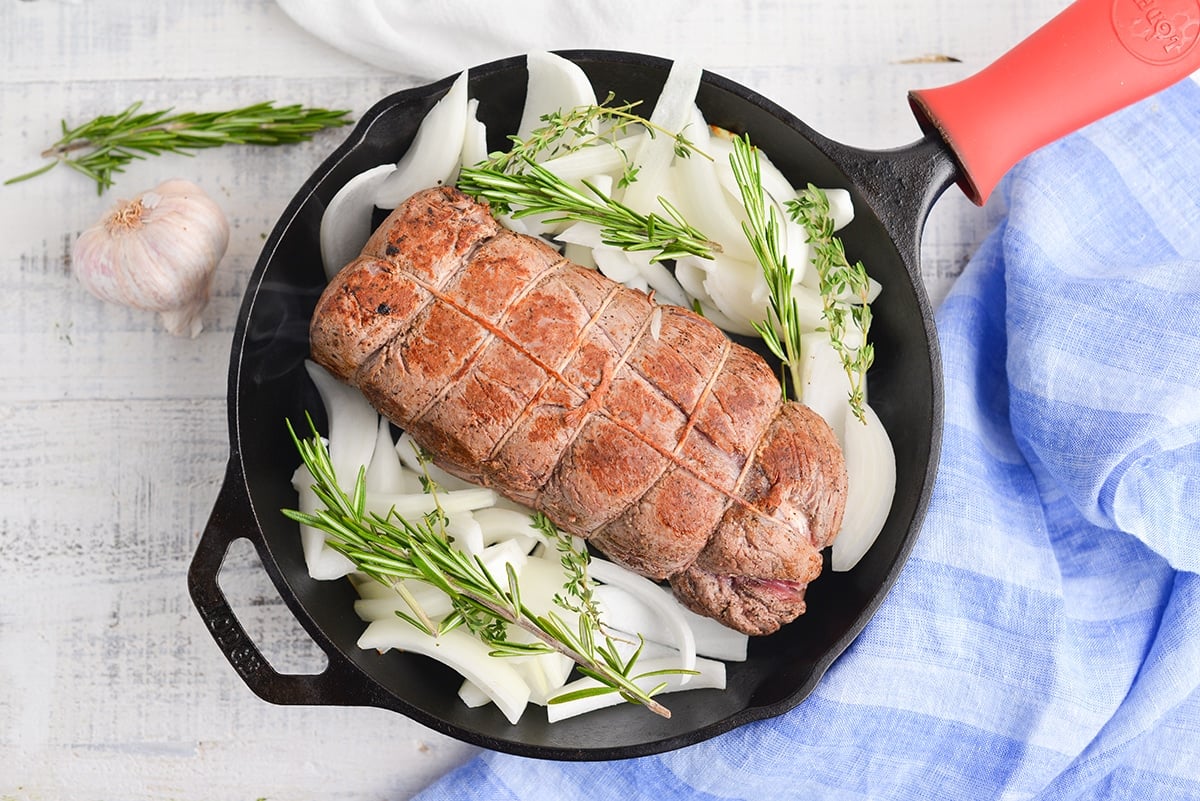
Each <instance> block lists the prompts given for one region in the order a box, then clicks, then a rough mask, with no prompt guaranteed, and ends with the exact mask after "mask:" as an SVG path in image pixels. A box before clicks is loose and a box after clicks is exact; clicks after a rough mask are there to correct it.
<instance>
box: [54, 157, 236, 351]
mask: <svg viewBox="0 0 1200 801" xmlns="http://www.w3.org/2000/svg"><path fill="white" fill-rule="evenodd" d="M228 246H229V221H228V220H227V219H226V217H225V213H224V212H223V211H221V208H220V207H219V206H218V205H217V204H216V203H215V202H214V201H213V200H212V198H210V197H209V196H208V195H207V194H205V192H204V190H203V189H201V188H200V187H199V186H197V185H196V184H194V183H192V182H190V181H185V180H182V179H173V180H170V181H165V182H163V183H161V184H159V185H158V186H156V187H155V188H154V189H152V190H149V191H146V192H143V193H141V194H140V195H138V196H137V197H135V198H134V199H133V200H123V201H120V202H119V203H118V204H117V206H116V208H114V209H112V210H111V211H110V212H109V213H108V214H107V215H106V216H105V217H104V219H102V220H101V221H100V222H99V223H97V224H96V225H94V226H92V227H91V228H89V229H87V230H86V231H84V232H83V233H82V234H80V235H79V238H78V239H77V240H76V241H75V245H74V247H73V248H72V250H71V263H72V265H73V268H74V272H75V276H76V278H78V280H79V282H80V283H81V284H83V286H84V288H85V289H87V290H88V291H89V292H91V293H92V294H93V295H95V296H96V297H98V298H100V299H101V300H104V301H108V302H110V303H116V304H120V305H122V306H129V307H132V308H136V309H146V310H148V311H156V312H159V313H160V316H161V318H162V321H163V324H164V326H165V327H166V329H167V331H168V332H169V333H171V334H174V335H175V336H190V337H195V336H197V335H198V334H199V333H200V331H201V330H203V327H204V326H203V323H202V321H201V314H202V313H203V311H204V308H205V307H206V306H207V305H208V298H209V288H210V286H211V284H212V277H213V273H214V271H215V270H216V268H217V264H219V263H220V261H221V258H222V257H223V256H224V255H225V250H226V248H227V247H228Z"/></svg>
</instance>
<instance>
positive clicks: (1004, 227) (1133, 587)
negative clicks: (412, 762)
mask: <svg viewBox="0 0 1200 801" xmlns="http://www.w3.org/2000/svg"><path fill="white" fill-rule="evenodd" d="M1002 191H1003V192H1004V194H1005V200H1006V201H1007V206H1006V207H1007V209H1008V212H1007V215H1006V218H1005V219H1004V220H1003V222H1002V223H1001V224H1000V226H999V228H998V230H996V231H995V232H994V234H993V235H992V236H991V237H990V238H989V239H988V240H987V241H986V242H985V243H984V244H983V246H982V248H981V249H980V251H979V252H978V254H977V255H976V256H975V257H974V258H973V259H972V261H971V263H970V265H969V266H968V267H967V269H966V271H965V272H964V274H963V275H962V277H961V278H960V279H959V280H958V281H957V282H956V284H955V286H954V289H953V290H952V292H951V294H950V296H949V297H948V298H947V299H946V301H945V303H944V304H943V306H942V308H941V309H940V310H939V312H938V328H939V331H940V335H941V341H942V348H943V356H944V361H945V378H946V423H945V436H944V445H943V453H942V464H941V470H940V473H939V477H938V481H937V486H936V489H935V492H934V497H933V500H932V503H931V506H930V510H929V514H928V517H927V520H926V523H925V526H924V529H923V531H922V533H921V536H920V539H919V541H918V542H917V545H916V548H915V549H914V551H913V554H912V557H911V559H910V561H909V562H908V564H907V565H906V567H905V568H904V571H903V573H902V575H901V576H900V579H899V581H898V583H897V584H896V586H895V587H894V589H893V590H892V592H891V594H890V595H889V597H888V598H887V600H886V601H885V603H884V604H883V606H882V608H881V609H880V611H879V612H878V614H877V615H876V617H875V618H874V619H873V620H872V621H871V623H870V624H869V625H868V626H867V627H866V629H865V630H864V632H863V633H862V635H861V636H860V637H859V638H858V640H857V641H856V642H855V643H854V644H853V645H852V646H851V647H850V649H849V650H848V651H847V652H846V653H845V654H844V655H843V656H842V657H841V658H840V659H839V660H838V661H837V662H836V663H835V664H834V666H833V668H832V669H831V670H830V671H829V673H828V675H827V676H826V677H825V679H824V680H823V681H822V682H821V684H820V685H819V686H818V687H817V689H816V691H815V692H814V693H813V695H812V696H811V697H809V698H808V699H807V700H806V701H805V702H804V703H802V704H801V705H800V706H799V707H798V708H796V709H795V710H793V711H792V712H790V713H788V714H786V715H784V716H782V717H780V718H776V719H774V720H769V721H763V722H759V723H756V724H752V725H749V726H746V727H744V728H742V729H739V730H736V731H734V732H730V733H729V734H726V735H723V736H721V737H718V738H716V739H714V740H710V741H708V742H705V743H701V744H698V745H695V746H692V747H689V748H685V749H682V750H679V751H675V752H671V753H667V754H662V755H658V756H653V757H646V758H642V759H638V760H632V761H625V762H609V763H553V762H542V761H537V760H530V759H522V758H517V757H512V756H506V755H501V754H492V753H488V754H485V755H483V756H481V757H479V758H477V759H475V760H474V761H472V762H469V763H468V764H466V765H465V766H463V767H462V768H460V769H459V770H457V771H455V772H454V773H451V774H450V775H448V776H446V777H444V778H443V779H442V780H441V781H439V782H438V783H436V784H435V785H433V786H432V787H431V788H429V789H427V790H426V791H425V792H424V793H423V794H422V795H421V796H419V798H421V799H422V801H430V800H431V799H487V801H503V800H504V799H543V798H551V797H553V798H556V799H589V801H600V800H601V799H621V801H629V800H630V799H643V798H644V799H654V801H667V800H668V799H756V800H758V801H762V800H764V799H784V798H788V799H790V798H804V799H821V800H822V801H832V800H833V799H1096V798H1111V799H1123V800H1124V799H1131V800H1132V799H1184V798H1192V799H1198V798H1200V576H1198V575H1197V573H1198V572H1200V86H1198V85H1197V84H1195V83H1193V82H1192V81H1184V82H1183V83H1181V84H1179V85H1177V86H1175V87H1173V88H1171V89H1169V90H1167V91H1165V92H1163V93H1161V94H1159V95H1157V96H1156V97H1153V98H1151V99H1150V100H1147V101H1145V102H1143V103H1141V104H1139V105H1137V106H1134V107H1132V108H1130V109H1127V110H1125V111H1123V112H1120V113H1118V114H1116V115H1114V116H1112V117H1109V118H1108V119H1106V120H1103V121H1101V122H1100V123H1097V124H1094V125H1092V126H1091V127H1089V128H1087V129H1086V130H1084V131H1083V132H1081V133H1079V134H1076V135H1073V136H1070V137H1068V138H1067V139H1065V140H1062V141H1060V142H1058V143H1055V144H1053V145H1051V146H1049V147H1046V148H1044V149H1042V150H1041V151H1039V152H1038V153H1036V154H1034V155H1033V156H1031V157H1029V158H1027V159H1026V160H1025V161H1023V162H1022V163H1021V164H1019V165H1018V166H1017V167H1016V168H1014V170H1013V171H1012V172H1011V173H1010V174H1009V176H1008V177H1007V178H1006V180H1005V182H1004V183H1003V185H1002ZM551 788H552V789H551ZM548 793H549V794H548Z"/></svg>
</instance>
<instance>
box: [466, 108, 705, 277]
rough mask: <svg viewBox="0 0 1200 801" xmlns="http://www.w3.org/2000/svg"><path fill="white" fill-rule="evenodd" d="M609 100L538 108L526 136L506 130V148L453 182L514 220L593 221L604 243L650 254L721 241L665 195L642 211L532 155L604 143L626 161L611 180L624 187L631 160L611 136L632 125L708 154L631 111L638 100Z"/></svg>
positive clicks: (682, 152) (668, 255)
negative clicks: (537, 121) (579, 184)
mask: <svg viewBox="0 0 1200 801" xmlns="http://www.w3.org/2000/svg"><path fill="white" fill-rule="evenodd" d="M612 100H613V95H612V94H609V95H608V97H607V98H605V100H604V102H603V103H600V104H597V105H590V106H578V107H576V108H572V109H570V110H568V111H561V110H560V111H556V112H554V113H551V114H545V115H543V116H542V117H541V121H542V122H543V123H545V124H544V125H542V126H541V127H539V128H537V129H536V130H534V131H533V132H531V133H530V134H529V135H528V136H527V137H526V138H525V139H521V138H520V137H518V136H510V137H509V141H511V142H512V147H511V148H510V149H509V150H507V151H504V152H498V153H492V154H491V155H490V156H489V157H488V158H487V160H486V161H483V162H481V163H479V164H477V165H475V166H473V167H467V168H464V169H463V170H462V171H461V172H460V173H459V177H458V188H459V189H461V190H462V191H463V192H465V193H467V194H468V195H471V196H473V197H475V198H476V199H478V200H485V201H487V202H488V203H489V204H491V206H492V208H493V209H494V210H495V211H496V212H497V213H499V214H511V215H512V216H513V218H514V219H518V218H521V217H527V216H529V215H534V214H538V215H546V218H545V221H546V222H548V223H554V222H562V221H574V222H588V223H593V224H595V225H597V226H599V227H600V229H601V238H602V241H603V242H604V243H605V244H606V245H612V246H614V247H618V248H621V249H622V250H629V251H657V253H655V254H654V256H653V257H652V258H651V261H664V260H669V259H677V258H679V257H680V256H685V255H695V256H700V257H701V258H711V257H712V254H713V253H714V252H717V251H720V249H721V246H720V245H718V244H717V243H716V242H713V241H711V240H709V239H708V237H706V236H705V235H704V234H702V233H701V232H700V231H698V230H696V228H694V227H693V226H691V225H689V224H688V222H687V220H685V219H684V218H683V215H682V214H680V213H679V211H678V210H677V209H676V208H675V207H674V206H673V205H671V203H670V202H668V201H667V200H666V198H663V197H659V198H658V202H659V204H660V205H661V206H662V208H663V212H664V215H660V214H657V213H653V212H652V213H650V214H641V213H639V212H636V211H634V210H633V209H631V208H629V207H628V206H626V205H624V204H623V203H620V202H618V201H616V200H614V199H613V198H612V197H611V196H609V195H607V194H605V193H604V192H602V191H600V190H599V189H598V188H596V187H595V186H594V185H592V184H591V183H588V182H587V181H584V182H583V186H584V188H585V189H586V190H587V191H586V192H585V191H581V190H579V189H578V188H576V187H574V186H572V185H571V184H569V183H568V182H566V181H564V180H563V179H561V178H559V177H558V176H557V175H555V174H554V173H552V172H551V171H550V170H547V169H546V168H545V167H542V166H541V165H540V164H539V163H538V160H539V159H543V158H547V157H550V156H558V155H562V154H565V153H572V152H575V151H578V150H582V149H583V148H587V147H611V148H613V149H614V150H616V151H617V152H619V153H620V154H621V157H622V159H623V160H624V163H625V168H624V170H623V171H622V176H621V178H620V180H619V181H618V186H622V187H623V186H628V185H629V184H631V183H633V182H634V181H636V180H637V173H638V167H637V166H636V165H635V164H634V163H633V162H632V161H631V160H630V158H629V156H628V154H627V153H626V152H625V150H624V149H623V148H622V147H621V145H620V143H619V141H618V140H619V138H620V137H621V136H623V135H624V134H625V133H627V132H628V131H629V130H630V129H631V128H641V129H644V130H645V131H647V132H648V133H649V135H650V136H651V137H652V138H653V137H655V136H658V135H659V134H663V135H666V136H670V137H671V138H672V140H673V141H674V150H675V155H677V156H679V157H681V158H687V157H689V156H691V155H692V154H699V155H701V156H703V157H705V158H711V157H710V156H708V155H707V154H705V153H702V152H701V151H700V150H698V149H697V148H696V146H695V145H694V144H693V143H692V142H691V141H690V140H688V138H687V137H686V136H684V135H683V133H682V132H672V131H667V130H665V129H663V128H661V127H659V126H657V125H655V124H654V123H652V122H651V121H650V120H648V119H646V118H645V117H641V116H639V115H637V114H636V113H634V111H633V109H635V108H636V107H637V106H638V105H639V103H638V102H634V103H624V104H621V105H610V104H611V103H612Z"/></svg>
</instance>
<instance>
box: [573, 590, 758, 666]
mask: <svg viewBox="0 0 1200 801" xmlns="http://www.w3.org/2000/svg"><path fill="white" fill-rule="evenodd" d="M594 594H595V598H596V602H597V604H598V605H599V606H600V612H601V615H602V618H603V620H604V622H605V625H608V626H612V627H613V628H614V629H617V630H619V631H622V632H625V633H627V634H630V635H637V634H641V635H642V636H643V637H645V638H646V640H648V641H651V642H656V643H663V644H670V643H671V642H673V638H674V632H673V631H671V630H670V629H669V628H668V627H667V626H666V625H665V621H664V620H663V618H662V617H660V616H659V615H658V614H657V612H656V611H655V610H653V609H652V608H651V607H649V606H647V605H646V604H645V603H643V602H642V601H641V600H639V599H638V598H635V597H634V596H633V595H631V594H630V593H628V592H626V591H625V590H623V589H621V588H620V587H617V586H615V585H612V584H604V585H601V586H598V587H596V589H595V593H594ZM671 601H672V602H673V603H674V604H675V605H676V606H677V607H678V609H679V614H681V615H682V616H683V619H684V620H685V621H686V623H687V625H688V627H689V628H691V630H692V633H693V634H694V636H695V637H696V653H697V655H699V656H707V657H712V658H714V659H724V660H726V661H729V662H742V661H744V660H745V659H746V651H747V648H748V646H749V640H750V638H749V637H748V636H747V635H746V634H743V633H742V632H740V631H735V630H733V629H731V628H728V627H727V626H723V625H721V623H719V622H717V621H716V620H713V619H712V618H710V617H704V616H703V615H698V614H696V613H695V612H693V611H692V610H690V609H688V608H686V607H685V606H683V605H682V604H680V603H679V601H678V600H676V599H675V598H674V597H673V596H672V597H671ZM647 655H649V654H647Z"/></svg>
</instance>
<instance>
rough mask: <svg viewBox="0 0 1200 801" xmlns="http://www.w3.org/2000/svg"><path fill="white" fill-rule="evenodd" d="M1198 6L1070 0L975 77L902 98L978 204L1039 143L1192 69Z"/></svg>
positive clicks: (1166, 0)
mask: <svg viewBox="0 0 1200 801" xmlns="http://www.w3.org/2000/svg"><path fill="white" fill-rule="evenodd" d="M1198 40H1200V0H1077V2H1075V3H1073V4H1072V5H1070V6H1068V7H1067V8H1066V9H1065V10H1064V11H1063V12H1062V13H1061V14H1059V15H1058V16H1057V17H1055V18H1054V19H1052V20H1051V21H1050V22H1048V23H1046V25H1045V26H1043V27H1042V28H1039V29H1038V30H1037V31H1035V32H1034V33H1033V35H1032V36H1030V37H1029V38H1028V39H1026V40H1025V41H1023V42H1022V43H1021V44H1019V45H1017V46H1016V47H1015V48H1013V49H1012V50H1010V51H1009V52H1008V53H1006V54H1005V55H1004V56H1002V57H1001V58H1000V59H999V60H998V61H996V62H995V63H994V64H992V65H991V66H989V67H987V68H985V69H984V70H983V71H981V72H979V73H977V74H975V75H973V76H972V77H970V78H967V79H966V80H964V81H960V82H959V83H955V84H951V85H949V86H944V87H941V88H938V89H922V90H919V91H915V92H910V93H909V102H910V104H911V105H912V108H913V111H914V113H915V114H916V115H917V119H918V120H919V121H920V123H921V125H922V127H923V128H925V129H926V130H927V131H930V130H932V131H936V132H937V133H938V134H940V135H941V137H942V138H943V139H944V140H945V141H946V143H947V144H948V145H949V146H950V149H951V150H952V151H953V153H954V155H955V158H956V159H957V160H958V166H959V170H960V176H959V178H960V179H959V185H960V186H961V187H962V189H963V191H964V192H966V194H967V196H968V197H970V198H971V200H973V201H974V202H976V203H979V204H982V203H983V202H984V201H985V200H987V196H988V195H989V194H990V193H991V191H992V189H993V188H995V186H996V183H997V182H998V181H999V180H1000V178H1001V177H1002V176H1003V175H1004V173H1006V172H1008V170H1009V168H1010V167H1012V166H1013V165H1014V164H1016V163H1017V162H1018V161H1019V160H1021V159H1022V158H1024V157H1025V156H1027V155H1029V154H1030V153H1032V152H1033V151H1034V150H1037V149H1038V148H1039V147H1041V146H1043V145H1045V144H1048V143H1050V142H1053V141H1054V140H1056V139H1058V138H1060V137H1062V136H1065V135H1067V134H1069V133H1071V132H1073V131H1076V130H1078V129H1080V128H1082V127H1084V126H1085V125H1087V124H1088V123H1091V122H1094V121H1095V120H1098V119H1100V118H1101V117H1103V116H1105V115H1107V114H1110V113H1112V112H1114V111H1117V110H1118V109H1121V108H1124V107H1125V106H1128V105H1130V104H1132V103H1135V102H1137V101H1138V100H1141V99H1143V98H1146V97H1149V96H1150V95H1152V94H1154V93H1155V92H1157V91H1159V90H1161V89H1165V88H1166V87H1168V86H1170V85H1171V84H1173V83H1175V82H1177V81H1179V80H1180V79H1182V78H1184V77H1186V76H1187V75H1189V74H1190V73H1192V72H1194V71H1195V70H1197V69H1200V44H1198V43H1197V42H1198Z"/></svg>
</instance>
